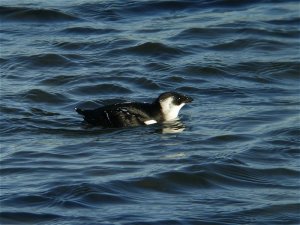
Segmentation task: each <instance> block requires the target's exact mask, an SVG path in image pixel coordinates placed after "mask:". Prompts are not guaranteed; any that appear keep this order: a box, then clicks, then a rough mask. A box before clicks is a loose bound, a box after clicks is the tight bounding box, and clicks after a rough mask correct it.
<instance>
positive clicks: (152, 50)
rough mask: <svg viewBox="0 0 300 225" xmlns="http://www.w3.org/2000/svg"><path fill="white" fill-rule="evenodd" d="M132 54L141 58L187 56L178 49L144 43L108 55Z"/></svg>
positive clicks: (160, 44)
mask: <svg viewBox="0 0 300 225" xmlns="http://www.w3.org/2000/svg"><path fill="white" fill-rule="evenodd" d="M120 53H122V54H134V55H143V56H152V57H159V58H172V57H178V56H182V55H185V54H187V52H185V51H184V50H182V49H180V48H175V47H170V46H168V45H165V44H162V43H154V42H146V43H143V44H140V45H137V46H133V47H128V48H123V49H117V50H113V51H111V52H110V54H120Z"/></svg>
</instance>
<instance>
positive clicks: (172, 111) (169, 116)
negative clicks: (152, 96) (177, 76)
mask: <svg viewBox="0 0 300 225" xmlns="http://www.w3.org/2000/svg"><path fill="white" fill-rule="evenodd" d="M184 105H185V103H181V104H180V105H174V104H173V97H169V98H167V99H165V100H163V101H160V106H161V109H162V113H163V115H164V119H165V120H166V121H170V120H174V119H176V118H177V116H178V114H179V111H180V109H181V108H182V107H183V106H184Z"/></svg>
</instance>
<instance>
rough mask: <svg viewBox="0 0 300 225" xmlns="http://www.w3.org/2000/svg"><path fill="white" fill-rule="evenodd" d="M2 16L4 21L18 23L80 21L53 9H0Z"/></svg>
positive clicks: (2, 7) (3, 7)
mask: <svg viewBox="0 0 300 225" xmlns="http://www.w3.org/2000/svg"><path fill="white" fill-rule="evenodd" d="M0 15H1V17H0V18H1V19H2V20H8V21H16V22H24V21H26V22H35V23H45V22H63V21H75V20H79V18H78V17H76V16H74V15H71V14H68V13H65V12H60V11H59V10H54V9H53V10H52V9H38V8H26V7H6V6H1V7H0Z"/></svg>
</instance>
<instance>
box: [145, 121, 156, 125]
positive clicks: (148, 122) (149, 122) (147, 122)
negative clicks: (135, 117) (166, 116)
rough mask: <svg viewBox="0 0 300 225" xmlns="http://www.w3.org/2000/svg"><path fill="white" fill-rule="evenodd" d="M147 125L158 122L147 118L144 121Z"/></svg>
mask: <svg viewBox="0 0 300 225" xmlns="http://www.w3.org/2000/svg"><path fill="white" fill-rule="evenodd" d="M144 123H145V124H146V125H150V124H154V123H157V121H156V120H147V121H145V122H144Z"/></svg>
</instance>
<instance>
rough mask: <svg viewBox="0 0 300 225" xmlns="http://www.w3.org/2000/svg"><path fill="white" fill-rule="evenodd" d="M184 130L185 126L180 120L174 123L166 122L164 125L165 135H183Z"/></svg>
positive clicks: (163, 131)
mask: <svg viewBox="0 0 300 225" xmlns="http://www.w3.org/2000/svg"><path fill="white" fill-rule="evenodd" d="M184 130H185V125H184V124H183V123H182V122H181V120H180V119H177V120H173V121H166V122H164V123H163V124H162V133H163V134H175V133H181V132H182V131H184Z"/></svg>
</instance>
